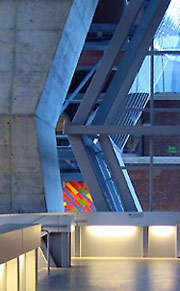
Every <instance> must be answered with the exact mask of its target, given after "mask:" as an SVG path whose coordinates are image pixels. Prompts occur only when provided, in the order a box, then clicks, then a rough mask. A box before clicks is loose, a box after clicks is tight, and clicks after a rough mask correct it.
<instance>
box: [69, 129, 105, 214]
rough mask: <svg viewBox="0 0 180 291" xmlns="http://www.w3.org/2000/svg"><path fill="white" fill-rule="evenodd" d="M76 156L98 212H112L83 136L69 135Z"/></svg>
mask: <svg viewBox="0 0 180 291" xmlns="http://www.w3.org/2000/svg"><path fill="white" fill-rule="evenodd" d="M69 141H70V143H71V146H72V149H73V152H74V155H75V157H76V159H77V161H78V164H79V168H80V170H81V173H82V175H83V177H84V179H85V181H86V183H87V185H88V188H89V191H90V193H91V195H92V197H93V200H94V203H95V206H96V209H97V211H110V210H111V209H110V207H109V205H108V203H107V201H106V198H105V196H104V193H103V191H102V189H101V187H100V185H99V181H98V177H97V176H96V173H95V171H94V169H93V167H92V164H91V162H90V159H89V157H88V152H87V149H86V147H85V145H84V142H83V139H82V138H81V136H72V135H69Z"/></svg>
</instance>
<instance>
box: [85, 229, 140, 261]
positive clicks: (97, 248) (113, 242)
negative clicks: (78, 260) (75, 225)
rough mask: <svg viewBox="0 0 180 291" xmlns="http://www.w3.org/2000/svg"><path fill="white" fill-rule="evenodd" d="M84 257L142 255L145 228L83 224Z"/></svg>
mask: <svg viewBox="0 0 180 291" xmlns="http://www.w3.org/2000/svg"><path fill="white" fill-rule="evenodd" d="M81 256H82V257H97V256H98V257H142V256H143V228H142V227H135V226H123V227H122V226H82V227H81Z"/></svg>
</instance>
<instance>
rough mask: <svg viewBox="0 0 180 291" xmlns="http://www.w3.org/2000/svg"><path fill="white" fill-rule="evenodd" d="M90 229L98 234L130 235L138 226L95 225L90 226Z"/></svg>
mask: <svg viewBox="0 0 180 291" xmlns="http://www.w3.org/2000/svg"><path fill="white" fill-rule="evenodd" d="M88 230H89V231H90V232H91V233H92V234H94V235H97V236H108V237H109V236H112V237H117V236H129V235H132V234H133V233H134V232H135V230H136V227H135V226H129V225H128V226H116V225H113V226H111V225H95V226H88Z"/></svg>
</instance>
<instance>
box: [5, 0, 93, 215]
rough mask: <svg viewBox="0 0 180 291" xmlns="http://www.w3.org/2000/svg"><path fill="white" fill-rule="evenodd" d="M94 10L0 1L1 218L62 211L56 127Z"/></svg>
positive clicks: (55, 2) (61, 2) (60, 3)
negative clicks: (24, 213) (14, 214)
mask: <svg viewBox="0 0 180 291" xmlns="http://www.w3.org/2000/svg"><path fill="white" fill-rule="evenodd" d="M96 5H97V0H92V1H89V2H88V3H87V1H86V0H81V1H80V0H74V1H73V0H36V1H35V0H21V1H18V0H6V1H0V51H1V54H0V213H16V212H44V211H46V210H47V211H49V212H61V211H63V210H64V209H63V198H62V192H61V180H60V174H59V164H58V156H57V150H56V138H55V127H56V123H57V120H58V118H59V114H60V110H61V106H62V103H63V101H64V99H65V96H66V93H67V90H68V87H69V84H70V82H71V79H72V76H73V72H74V70H75V67H76V64H77V61H78V58H79V55H80V52H81V50H82V47H83V44H84V40H85V37H86V35H87V32H88V29H89V26H90V23H91V20H92V17H93V14H94V11H95V8H96Z"/></svg>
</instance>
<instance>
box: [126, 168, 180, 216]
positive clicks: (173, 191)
mask: <svg viewBox="0 0 180 291" xmlns="http://www.w3.org/2000/svg"><path fill="white" fill-rule="evenodd" d="M131 166H132V164H131ZM166 166H167V165H166ZM168 166H169V168H170V167H171V166H173V165H168ZM136 167H137V165H136ZM139 167H140V165H139ZM129 175H130V178H131V179H132V183H133V185H134V187H135V190H136V193H138V197H139V199H140V201H141V203H142V207H143V210H145V211H147V210H148V209H149V171H148V170H136V171H132V170H131V171H129ZM153 210H155V211H166V210H167V211H168V210H169V211H173V210H174V211H176V210H177V211H178V210H180V170H161V169H156V170H154V204H153Z"/></svg>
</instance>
